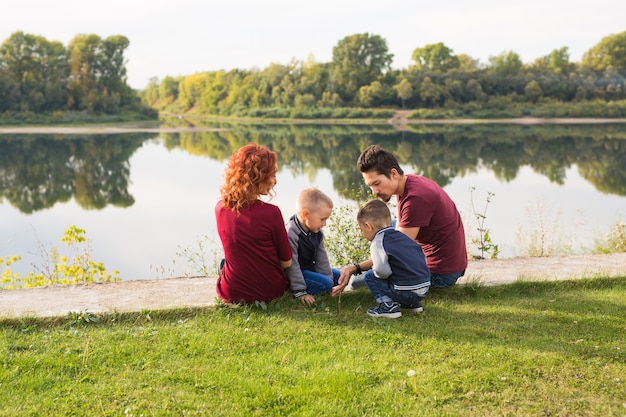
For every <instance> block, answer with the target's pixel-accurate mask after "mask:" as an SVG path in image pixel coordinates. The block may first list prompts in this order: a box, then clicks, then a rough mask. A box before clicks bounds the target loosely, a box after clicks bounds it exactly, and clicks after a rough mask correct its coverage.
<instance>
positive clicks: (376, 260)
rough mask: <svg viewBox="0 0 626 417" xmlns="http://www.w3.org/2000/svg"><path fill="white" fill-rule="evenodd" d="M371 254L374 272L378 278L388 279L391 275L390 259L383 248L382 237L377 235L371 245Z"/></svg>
mask: <svg viewBox="0 0 626 417" xmlns="http://www.w3.org/2000/svg"><path fill="white" fill-rule="evenodd" d="M370 254H371V257H372V270H373V271H374V275H375V276H376V278H381V279H387V278H389V276H390V275H391V272H392V271H391V265H389V258H388V257H387V252H386V251H385V247H384V246H383V239H382V235H376V236H375V237H374V240H373V241H372V244H371V245H370Z"/></svg>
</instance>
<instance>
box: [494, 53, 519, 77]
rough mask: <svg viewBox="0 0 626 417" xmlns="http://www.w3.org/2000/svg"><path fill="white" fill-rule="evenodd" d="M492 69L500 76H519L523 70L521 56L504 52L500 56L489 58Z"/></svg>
mask: <svg viewBox="0 0 626 417" xmlns="http://www.w3.org/2000/svg"><path fill="white" fill-rule="evenodd" d="M489 62H490V63H491V68H492V69H493V70H494V71H495V72H496V73H497V74H498V75H500V76H508V75H517V74H519V73H520V71H521V70H522V67H523V64H522V60H521V59H520V57H519V55H518V54H516V53H515V52H513V51H508V52H503V53H501V54H500V55H497V56H494V57H491V58H489Z"/></svg>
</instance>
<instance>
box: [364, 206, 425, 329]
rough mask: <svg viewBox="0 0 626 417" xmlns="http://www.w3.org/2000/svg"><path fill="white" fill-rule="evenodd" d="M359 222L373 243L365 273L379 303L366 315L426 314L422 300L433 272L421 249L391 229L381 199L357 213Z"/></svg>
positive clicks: (386, 211) (389, 219) (399, 315)
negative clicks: (368, 266) (370, 260)
mask: <svg viewBox="0 0 626 417" xmlns="http://www.w3.org/2000/svg"><path fill="white" fill-rule="evenodd" d="M357 222H358V223H359V228H360V229H361V233H363V236H364V237H365V238H366V239H367V240H369V241H370V242H371V245H370V255H371V259H372V262H373V265H372V269H371V270H370V271H368V272H367V273H366V274H365V282H366V283H367V286H368V288H369V290H370V292H371V293H372V296H373V297H374V299H375V300H376V302H377V303H378V307H372V308H370V309H368V310H367V314H368V315H370V316H372V317H388V318H398V317H401V316H402V311H401V309H403V308H404V309H407V310H410V311H412V312H416V313H418V312H421V311H423V308H422V304H421V301H422V299H423V298H424V297H425V296H426V294H427V293H428V289H429V288H430V271H429V269H428V266H427V265H426V256H425V255H424V252H423V251H422V247H421V246H420V245H419V243H417V242H416V241H415V240H413V239H411V238H410V237H408V236H407V235H405V234H404V233H402V232H400V231H398V230H396V229H394V228H393V227H392V226H391V213H390V211H389V207H388V206H387V204H385V203H384V202H383V201H381V200H378V199H376V200H370V201H368V202H367V203H365V205H363V207H361V209H360V210H359V213H358V214H357ZM358 269H360V268H357V270H358ZM358 272H360V271H358Z"/></svg>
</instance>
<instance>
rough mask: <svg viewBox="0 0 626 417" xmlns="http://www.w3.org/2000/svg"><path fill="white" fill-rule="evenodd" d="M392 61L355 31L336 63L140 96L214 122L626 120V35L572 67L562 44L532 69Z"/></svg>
mask: <svg viewBox="0 0 626 417" xmlns="http://www.w3.org/2000/svg"><path fill="white" fill-rule="evenodd" d="M392 60H393V55H392V54H391V53H389V50H388V47H387V41H386V40H385V39H384V38H383V37H381V36H379V35H374V34H369V33H363V34H355V35H351V36H347V37H345V38H343V39H341V40H340V41H339V42H338V43H337V44H336V46H335V47H334V48H333V54H332V61H331V62H326V63H318V62H316V61H315V60H314V59H313V58H312V57H309V58H308V59H307V60H306V61H297V60H292V62H290V63H288V64H278V63H273V64H271V65H269V66H268V67H266V68H264V69H232V70H229V71H227V70H220V71H207V72H201V73H196V74H192V75H186V76H179V77H171V76H166V77H164V78H163V79H162V80H158V79H157V78H153V79H151V80H150V82H149V84H148V86H147V87H146V88H145V89H144V90H143V91H142V92H141V96H142V99H143V101H144V103H146V104H148V105H150V106H153V107H155V108H158V109H159V110H164V111H168V112H180V113H183V112H195V113H198V114H208V115H239V116H265V117H271V116H276V117H285V116H289V115H291V116H293V115H296V116H298V115H299V114H301V115H305V116H306V115H307V114H313V113H312V112H311V111H312V110H311V109H318V110H319V109H329V108H330V109H333V108H334V109H340V108H346V107H347V108H355V107H358V108H396V109H397V108H404V109H459V108H464V109H477V110H480V109H488V108H494V109H500V108H502V107H506V106H516V105H518V104H520V103H521V104H523V105H524V106H525V107H526V108H529V107H532V106H541V105H546V104H547V105H552V106H553V105H555V104H556V105H566V104H568V103H581V102H587V103H588V102H590V101H592V102H597V103H599V105H603V104H605V103H618V104H619V105H618V106H613V107H612V109H617V110H614V112H616V113H619V114H615V116H626V102H624V100H626V91H625V89H624V82H625V76H626V32H622V33H619V34H613V35H609V36H606V37H604V38H603V39H602V40H601V41H600V42H598V43H597V44H596V45H595V46H593V47H592V48H591V49H589V50H588V51H587V52H585V54H584V56H583V58H582V61H581V62H572V61H571V60H570V55H569V50H568V48H567V47H562V48H559V49H555V50H553V51H552V52H551V53H550V54H548V55H546V56H543V57H540V58H537V59H535V61H534V62H532V63H527V64H525V63H523V62H522V60H521V59H520V56H519V55H518V54H517V53H515V52H514V51H506V52H503V53H501V54H499V55H497V56H493V57H491V58H490V59H489V63H487V64H482V63H480V62H479V61H478V60H476V59H474V58H472V57H470V56H469V55H466V54H458V55H457V54H455V53H454V51H453V50H452V49H451V48H449V47H448V46H446V45H444V44H443V43H437V44H429V45H425V46H423V47H418V48H416V49H415V50H414V52H413V54H412V62H413V63H412V64H411V65H410V66H409V67H408V68H405V69H400V70H394V69H392V68H391V64H392ZM286 109H287V110H286ZM585 111H589V110H588V109H587V110H585ZM603 111H604V110H603ZM609 115H610V114H609Z"/></svg>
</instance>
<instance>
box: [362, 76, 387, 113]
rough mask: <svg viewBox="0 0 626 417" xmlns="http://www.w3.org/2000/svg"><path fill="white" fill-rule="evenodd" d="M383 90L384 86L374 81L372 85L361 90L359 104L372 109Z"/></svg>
mask: <svg viewBox="0 0 626 417" xmlns="http://www.w3.org/2000/svg"><path fill="white" fill-rule="evenodd" d="M382 90H383V88H382V85H381V83H380V82H378V81H374V82H373V83H372V84H370V85H364V86H363V87H361V88H360V89H359V102H360V103H361V104H363V105H364V106H365V107H370V106H371V105H372V104H373V103H374V102H375V101H376V99H378V98H380V95H381V93H382Z"/></svg>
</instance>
